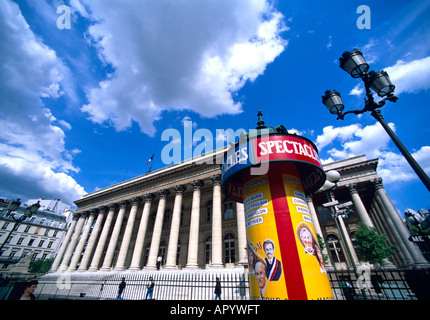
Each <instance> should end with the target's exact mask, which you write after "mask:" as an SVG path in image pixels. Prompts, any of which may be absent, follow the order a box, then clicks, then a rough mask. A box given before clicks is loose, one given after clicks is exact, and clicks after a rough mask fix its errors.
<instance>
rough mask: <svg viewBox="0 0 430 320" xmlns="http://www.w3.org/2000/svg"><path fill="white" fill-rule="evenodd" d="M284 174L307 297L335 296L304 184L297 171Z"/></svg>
mask: <svg viewBox="0 0 430 320" xmlns="http://www.w3.org/2000/svg"><path fill="white" fill-rule="evenodd" d="M282 178H283V182H284V188H285V195H286V197H287V202H288V207H289V211H290V215H291V222H292V225H293V230H294V231H295V235H296V246H297V252H298V255H299V259H300V264H301V267H302V272H303V280H304V282H305V287H306V293H307V296H308V299H309V300H313V299H333V293H332V290H331V287H330V282H329V279H328V276H327V272H326V269H325V266H324V262H323V257H322V253H321V249H320V246H319V243H318V238H317V236H316V232H315V228H314V225H313V221H312V218H311V213H310V211H309V207H308V204H307V202H306V196H305V194H304V191H303V188H302V185H301V183H300V181H298V180H297V178H296V176H294V175H288V174H283V175H282Z"/></svg>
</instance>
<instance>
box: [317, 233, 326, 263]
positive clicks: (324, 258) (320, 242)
mask: <svg viewBox="0 0 430 320" xmlns="http://www.w3.org/2000/svg"><path fill="white" fill-rule="evenodd" d="M317 238H318V244H319V246H320V250H321V255H322V257H323V261H324V264H327V263H328V262H329V259H328V255H326V254H324V253H323V251H324V249H325V248H326V245H325V242H324V239H323V238H322V237H321V236H320V235H319V234H318V233H317Z"/></svg>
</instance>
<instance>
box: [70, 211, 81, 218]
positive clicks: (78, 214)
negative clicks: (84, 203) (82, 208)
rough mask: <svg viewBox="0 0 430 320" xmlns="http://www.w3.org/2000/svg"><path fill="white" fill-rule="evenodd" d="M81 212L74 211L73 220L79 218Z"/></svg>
mask: <svg viewBox="0 0 430 320" xmlns="http://www.w3.org/2000/svg"><path fill="white" fill-rule="evenodd" d="M81 214H82V213H81V212H74V213H73V218H72V220H78V219H79V217H80V216H81Z"/></svg>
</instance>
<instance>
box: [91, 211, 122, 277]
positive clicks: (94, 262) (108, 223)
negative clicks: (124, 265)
mask: <svg viewBox="0 0 430 320" xmlns="http://www.w3.org/2000/svg"><path fill="white" fill-rule="evenodd" d="M116 208H117V204H115V203H112V204H110V205H109V213H108V215H107V217H106V221H105V223H104V225H103V230H102V233H101V235H100V239H99V242H98V243H97V247H96V251H95V252H94V256H93V260H92V261H91V266H90V268H89V269H88V271H97V270H98V269H99V264H100V260H101V258H102V254H103V250H104V248H105V244H106V239H107V237H108V235H109V232H110V226H111V224H112V220H113V217H114V215H115V210H116Z"/></svg>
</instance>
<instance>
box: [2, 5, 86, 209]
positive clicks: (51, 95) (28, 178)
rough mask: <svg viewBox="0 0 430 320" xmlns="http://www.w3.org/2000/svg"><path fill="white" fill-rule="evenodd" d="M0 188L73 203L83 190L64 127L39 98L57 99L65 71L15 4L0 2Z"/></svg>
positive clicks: (65, 126) (16, 193)
mask: <svg viewBox="0 0 430 320" xmlns="http://www.w3.org/2000/svg"><path fill="white" fill-rule="evenodd" d="M0 52H2V54H1V55H0V67H1V70H2V72H1V73H0V82H1V83H2V86H1V87H0V127H1V128H2V129H1V131H0V190H1V191H3V192H9V193H11V194H14V195H16V196H21V197H27V198H28V197H38V196H45V197H56V198H61V199H62V200H63V201H65V202H68V203H70V204H71V203H72V201H73V200H76V199H78V198H80V197H81V196H82V195H83V194H84V190H83V188H82V187H81V186H79V185H78V184H77V183H76V181H75V180H74V179H73V178H72V177H71V176H70V175H69V173H73V172H78V171H79V169H78V168H76V167H74V166H73V164H72V162H71V159H73V156H74V154H76V153H78V152H79V151H78V150H67V149H66V147H65V141H64V138H65V134H64V131H63V130H62V129H61V128H60V127H59V126H58V125H60V126H62V127H63V128H66V129H68V130H69V129H71V126H70V124H68V123H67V122H65V121H64V120H61V119H60V120H57V119H56V118H55V116H53V115H52V113H51V111H50V110H49V109H48V108H46V107H45V105H44V103H43V101H42V99H41V98H45V99H57V98H59V97H61V96H62V95H63V94H64V92H63V90H62V86H61V83H62V81H63V79H64V75H65V74H66V73H67V70H66V67H65V66H64V65H63V64H62V63H61V61H60V60H59V59H58V58H57V56H56V53H55V51H53V50H52V49H50V48H49V47H47V46H46V45H44V44H43V43H42V42H41V41H40V40H38V39H37V38H36V37H35V35H34V34H33V32H32V31H31V29H30V27H29V25H28V24H27V22H26V20H25V18H24V17H23V16H22V14H21V11H20V9H19V7H18V5H17V4H15V3H13V2H11V1H9V0H6V1H3V2H2V5H1V6H0Z"/></svg>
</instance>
